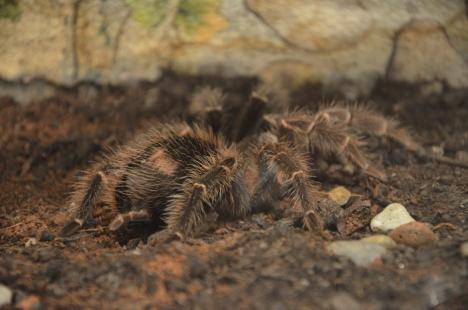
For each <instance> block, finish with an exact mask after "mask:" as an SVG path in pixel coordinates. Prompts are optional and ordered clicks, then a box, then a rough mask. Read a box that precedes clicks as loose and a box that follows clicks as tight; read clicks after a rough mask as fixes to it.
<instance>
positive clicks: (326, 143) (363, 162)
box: [306, 114, 387, 182]
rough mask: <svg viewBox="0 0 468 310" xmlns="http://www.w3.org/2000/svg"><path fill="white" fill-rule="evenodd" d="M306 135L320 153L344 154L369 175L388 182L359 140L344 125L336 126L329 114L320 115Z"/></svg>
mask: <svg viewBox="0 0 468 310" xmlns="http://www.w3.org/2000/svg"><path fill="white" fill-rule="evenodd" d="M306 133H307V135H308V136H309V143H310V145H311V146H312V147H313V148H315V149H317V150H318V151H319V152H321V153H325V154H333V153H334V154H337V155H340V154H343V155H344V156H345V157H347V158H349V159H351V160H352V161H353V162H354V163H355V164H356V165H357V166H358V167H359V168H360V169H361V170H362V171H363V172H364V173H366V174H367V175H370V176H373V177H375V178H377V179H380V180H382V181H384V182H385V181H387V176H386V174H385V173H384V172H382V171H380V170H379V169H377V168H376V167H374V166H373V165H372V164H371V163H370V161H369V160H368V159H367V157H366V156H365V154H364V152H363V151H362V150H361V149H360V148H359V139H358V138H357V137H355V136H354V135H353V134H352V133H351V132H349V131H348V130H347V127H346V126H345V125H344V124H340V123H339V124H334V123H333V120H331V118H330V116H327V114H318V115H317V116H316V117H315V121H313V122H312V123H311V125H310V126H309V127H308V128H307V130H306Z"/></svg>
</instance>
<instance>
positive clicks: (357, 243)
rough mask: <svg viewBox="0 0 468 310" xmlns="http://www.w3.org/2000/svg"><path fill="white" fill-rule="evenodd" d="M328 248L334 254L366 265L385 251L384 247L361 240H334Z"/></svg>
mask: <svg viewBox="0 0 468 310" xmlns="http://www.w3.org/2000/svg"><path fill="white" fill-rule="evenodd" d="M328 249H329V250H330V251H331V252H332V253H333V254H335V255H339V256H345V257H347V258H349V259H350V260H351V261H352V262H354V263H355V264H356V265H358V266H362V267H365V266H368V265H370V264H372V263H373V262H374V261H375V260H376V259H377V258H380V257H381V256H382V255H383V254H384V253H385V252H386V249H385V247H383V246H381V245H379V244H374V243H370V242H364V241H361V240H348V241H334V242H332V243H331V244H330V245H329V246H328Z"/></svg>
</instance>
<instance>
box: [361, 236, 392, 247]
mask: <svg viewBox="0 0 468 310" xmlns="http://www.w3.org/2000/svg"><path fill="white" fill-rule="evenodd" d="M361 241H364V242H369V243H373V244H378V245H381V246H383V247H384V248H386V249H392V248H394V247H396V245H397V244H396V242H395V241H393V239H392V238H390V237H389V236H386V235H373V236H369V237H365V238H362V239H361Z"/></svg>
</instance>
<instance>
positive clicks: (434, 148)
mask: <svg viewBox="0 0 468 310" xmlns="http://www.w3.org/2000/svg"><path fill="white" fill-rule="evenodd" d="M431 153H432V154H434V155H437V156H444V153H445V152H444V148H443V147H440V146H432V147H431Z"/></svg>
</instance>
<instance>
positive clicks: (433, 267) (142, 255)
mask: <svg viewBox="0 0 468 310" xmlns="http://www.w3.org/2000/svg"><path fill="white" fill-rule="evenodd" d="M205 83H210V84H217V85H222V86H223V87H224V88H225V89H227V90H229V91H230V92H231V93H232V94H234V95H238V96H240V97H241V98H242V97H246V96H247V95H248V90H249V89H250V87H251V84H252V81H250V80H229V81H228V80H223V81H220V79H218V78H216V77H211V78H210V77H207V78H200V79H197V78H189V77H174V76H170V77H168V78H166V79H164V80H163V81H161V82H158V83H155V84H153V85H149V84H148V85H143V86H142V88H141V89H140V90H139V91H137V92H136V91H134V90H133V91H125V90H123V89H119V88H115V89H113V88H112V89H98V93H97V94H94V93H93V94H88V93H85V94H83V92H78V91H77V90H64V91H63V93H62V94H60V95H59V96H57V97H56V98H54V99H50V100H47V101H45V102H34V103H32V104H30V105H28V106H25V107H21V106H19V105H17V104H15V103H14V102H10V101H8V100H7V99H5V98H3V99H0V173H1V176H0V284H3V285H5V286H7V287H9V288H10V289H11V290H13V291H14V292H15V298H16V300H17V301H18V302H21V301H22V300H23V301H24V300H25V298H29V301H30V303H31V300H32V301H33V303H34V302H36V303H37V302H39V303H40V304H41V305H42V306H43V307H45V308H67V309H70V308H71V307H72V306H73V307H75V308H81V307H88V308H101V309H102V308H121V309H125V308H128V309H130V308H132V309H135V308H136V309H141V308H160V309H166V308H167V309H169V308H170V309H174V308H184V309H185V308H198V309H220V308H229V309H238V308H243V309H246V308H249V309H251V308H253V309H311V308H320V309H321V308H324V309H410V308H411V309H425V308H431V307H438V308H440V309H457V308H460V309H461V308H462V307H463V305H465V306H466V304H467V303H468V294H467V292H468V262H467V259H466V258H463V257H462V256H461V254H460V250H459V246H460V244H461V242H462V241H468V231H467V229H468V170H463V169H461V168H457V167H452V166H447V165H443V164H438V163H434V162H431V161H426V160H422V159H418V158H416V156H414V155H413V154H410V153H409V152H407V151H406V150H404V149H402V148H401V147H399V146H397V145H387V146H384V147H382V148H381V149H379V150H378V151H377V155H378V156H376V158H375V160H376V161H377V162H379V163H380V165H382V166H384V167H385V170H386V171H387V172H388V174H389V175H390V180H389V182H388V183H386V184H383V183H379V182H377V181H375V180H370V179H367V178H365V177H359V176H354V177H350V176H346V175H343V174H342V173H341V174H340V172H333V173H330V174H329V175H323V174H320V175H318V176H317V180H318V181H320V182H321V183H322V184H323V188H324V190H329V189H331V188H333V187H334V186H336V185H343V186H345V187H346V188H348V189H349V190H350V191H352V192H353V193H357V194H361V195H363V196H364V197H368V198H369V199H370V200H371V202H372V204H373V205H376V206H377V207H378V208H382V207H384V206H385V204H386V203H390V202H400V203H402V204H403V205H405V206H406V207H407V209H408V211H409V212H410V213H411V214H412V215H413V217H414V218H416V219H417V220H420V221H423V222H427V223H430V224H431V225H434V226H435V227H437V228H436V230H435V232H436V235H437V237H438V241H437V242H436V243H435V245H433V246H429V247H424V248H420V249H412V248H409V247H405V246H402V245H399V246H398V247H397V248H396V249H394V250H392V251H390V252H389V253H388V254H386V255H385V256H384V257H383V258H382V259H381V260H379V261H377V262H376V263H374V264H373V265H372V266H369V267H367V268H363V267H357V266H355V265H354V264H353V263H352V262H350V261H348V260H347V259H345V258H340V257H336V256H333V255H331V254H330V253H328V252H327V250H326V246H327V244H328V243H329V242H330V240H324V239H323V238H322V237H319V236H315V235H313V234H311V233H309V232H306V231H304V230H302V229H301V228H295V227H293V226H290V225H288V224H287V223H288V218H279V219H278V218H274V217H273V215H271V214H257V215H254V216H252V217H249V218H247V219H245V220H243V221H237V222H233V223H229V224H226V225H221V226H219V227H217V228H214V229H212V230H210V231H208V232H207V233H205V234H203V235H202V236H200V237H199V238H195V239H190V240H186V241H180V240H175V241H171V242H166V243H161V244H157V245H154V246H148V245H146V244H144V242H138V240H131V241H130V242H129V243H128V244H127V245H122V244H119V242H117V240H116V238H115V237H113V236H110V235H107V234H105V233H102V231H101V230H99V229H94V230H86V231H84V232H83V233H81V234H79V235H77V237H76V238H74V239H72V240H61V239H59V238H54V237H57V236H58V232H59V230H60V226H61V225H62V224H63V223H64V221H65V219H66V216H67V213H66V205H65V202H66V199H67V193H68V192H69V191H70V188H71V184H72V183H73V180H74V179H75V176H76V174H77V173H78V172H79V171H80V170H81V169H84V168H86V167H87V166H88V165H89V162H90V161H92V160H95V159H98V154H99V153H100V151H102V150H103V149H105V148H106V147H109V146H112V145H115V144H117V143H118V142H123V141H127V140H128V139H131V137H132V136H133V135H134V134H135V133H136V132H137V131H139V130H141V129H142V128H144V127H146V126H148V124H151V123H154V122H157V121H158V120H160V119H162V118H164V119H171V118H176V117H184V113H183V108H184V106H185V104H186V102H187V100H188V99H189V96H190V92H191V91H192V90H193V89H194V88H196V87H197V86H198V85H202V84H205ZM150 89H157V90H158V92H156V93H157V97H156V98H155V100H156V102H158V104H157V105H155V106H151V105H150V106H148V104H146V105H145V100H146V103H148V100H147V98H146V99H145V97H142V96H143V95H142V94H146V93H147V91H148V90H150ZM323 97H324V96H322V94H321V93H320V92H319V91H317V90H316V89H315V88H313V87H312V86H311V87H308V88H307V87H305V88H304V89H303V90H302V91H298V92H297V93H295V94H294V96H293V99H292V101H293V102H298V103H299V105H306V104H309V103H313V102H317V100H318V99H322V98H323ZM372 99H373V100H374V102H375V103H377V105H378V107H379V109H380V110H382V111H384V112H385V113H386V114H389V115H392V116H395V117H396V118H397V119H400V120H401V121H402V122H403V123H405V124H406V125H407V126H408V127H409V128H410V129H411V130H412V131H413V132H414V133H415V134H416V137H417V139H418V140H419V141H422V143H423V144H424V145H425V146H443V148H444V150H445V151H446V153H447V154H448V155H449V156H454V154H455V153H456V152H458V151H468V121H467V120H468V100H467V99H466V98H465V100H464V101H465V102H464V103H463V102H460V103H457V104H450V103H444V102H442V101H441V102H438V101H437V100H435V102H431V103H427V102H425V101H424V100H419V99H417V96H416V95H414V94H412V92H411V90H408V89H406V88H405V87H404V86H398V85H397V86H392V87H386V88H382V89H379V90H378V91H377V92H375V94H374V95H373V98H372ZM433 101H434V100H433ZM127 102H133V105H128V104H125V103H127ZM441 224H442V225H441ZM367 235H371V231H370V229H369V228H364V229H363V230H361V231H358V232H355V233H353V234H352V235H350V236H346V237H343V236H340V235H339V234H338V233H337V232H333V231H332V232H331V233H330V236H331V237H332V238H333V239H335V240H339V239H357V238H361V237H363V236H367ZM41 237H42V239H43V240H45V241H40V239H41ZM31 238H35V239H36V240H37V243H35V242H34V240H33V239H31ZM49 239H53V240H49ZM46 240H49V241H46ZM31 296H35V297H31ZM36 297H37V299H36Z"/></svg>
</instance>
